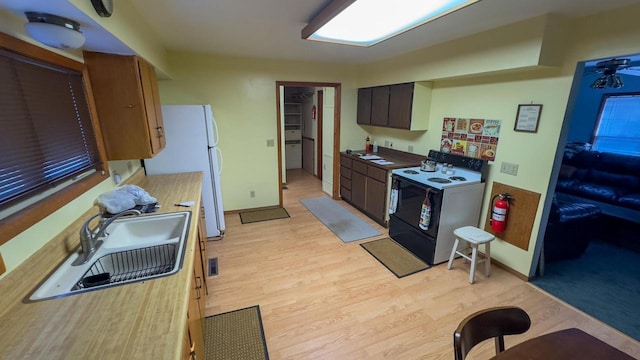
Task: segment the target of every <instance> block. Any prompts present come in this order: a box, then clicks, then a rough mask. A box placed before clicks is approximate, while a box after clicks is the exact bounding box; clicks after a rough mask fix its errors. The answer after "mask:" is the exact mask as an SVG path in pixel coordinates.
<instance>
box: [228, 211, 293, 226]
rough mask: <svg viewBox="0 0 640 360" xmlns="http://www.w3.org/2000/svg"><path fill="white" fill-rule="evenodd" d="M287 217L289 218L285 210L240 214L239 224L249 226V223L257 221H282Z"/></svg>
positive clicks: (242, 212)
mask: <svg viewBox="0 0 640 360" xmlns="http://www.w3.org/2000/svg"><path fill="white" fill-rule="evenodd" d="M288 217H290V216H289V213H288V212H287V210H285V208H275V209H266V210H253V211H241V212H240V222H242V223H243V224H249V223H254V222H258V221H267V220H276V219H284V218H288Z"/></svg>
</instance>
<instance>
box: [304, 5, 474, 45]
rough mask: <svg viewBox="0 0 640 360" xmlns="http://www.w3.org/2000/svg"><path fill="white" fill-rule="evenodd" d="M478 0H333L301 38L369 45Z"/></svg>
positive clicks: (306, 28) (311, 22)
mask: <svg viewBox="0 0 640 360" xmlns="http://www.w3.org/2000/svg"><path fill="white" fill-rule="evenodd" d="M478 1H480V0H431V1H425V0H402V1H389V0H333V1H332V2H331V3H329V5H327V6H326V7H325V8H324V9H322V11H320V13H318V15H316V16H315V17H314V18H313V19H312V20H311V21H310V22H309V24H308V25H307V26H305V28H304V29H302V38H303V39H309V40H317V41H326V42H334V43H340V44H347V45H357V46H372V45H375V44H377V43H379V42H382V41H384V40H386V39H389V38H391V37H393V36H396V35H398V34H401V33H403V32H405V31H408V30H411V29H413V28H415V27H417V26H420V25H422V24H425V23H427V22H429V21H432V20H435V19H437V18H439V17H442V16H444V15H447V14H450V13H452V12H454V11H456V10H460V9H462V8H464V7H466V6H469V5H471V4H473V3H476V2H478Z"/></svg>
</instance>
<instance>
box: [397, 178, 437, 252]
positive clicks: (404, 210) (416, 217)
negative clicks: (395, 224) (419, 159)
mask: <svg viewBox="0 0 640 360" xmlns="http://www.w3.org/2000/svg"><path fill="white" fill-rule="evenodd" d="M394 180H397V184H398V205H397V207H396V212H395V213H394V214H393V215H392V216H395V217H396V218H397V219H399V220H402V221H403V222H404V223H406V224H407V225H409V226H411V227H414V228H416V229H417V230H419V231H420V232H422V233H423V234H426V235H428V236H430V237H431V238H433V239H434V240H435V239H436V238H437V237H438V224H439V223H440V208H441V207H442V190H438V189H435V188H432V187H430V186H427V185H424V184H419V183H416V182H413V181H411V180H409V179H406V178H403V177H400V176H398V177H396V178H395V179H394ZM427 189H430V193H429V198H430V200H431V222H430V225H429V229H427V230H422V229H421V228H420V227H419V226H418V224H419V223H420V211H421V210H422V203H423V201H424V198H425V196H426V193H427Z"/></svg>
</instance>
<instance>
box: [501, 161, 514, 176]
mask: <svg viewBox="0 0 640 360" xmlns="http://www.w3.org/2000/svg"><path fill="white" fill-rule="evenodd" d="M500 172H502V173H505V174H509V175H514V176H515V175H518V164H513V163H508V162H504V161H503V162H502V163H501V165H500Z"/></svg>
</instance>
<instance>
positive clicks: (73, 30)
mask: <svg viewBox="0 0 640 360" xmlns="http://www.w3.org/2000/svg"><path fill="white" fill-rule="evenodd" d="M24 14H25V15H26V16H27V20H29V22H28V23H26V24H24V29H25V31H26V32H27V34H29V36H31V37H32V38H34V39H35V40H37V41H39V42H41V43H43V44H45V45H49V46H52V47H54V48H58V49H77V48H79V47H81V46H82V44H84V35H82V33H81V32H80V24H79V23H78V22H76V21H73V20H69V19H67V18H64V17H62V16H58V15H52V14H47V13H40V12H33V11H27V12H25V13H24Z"/></svg>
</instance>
